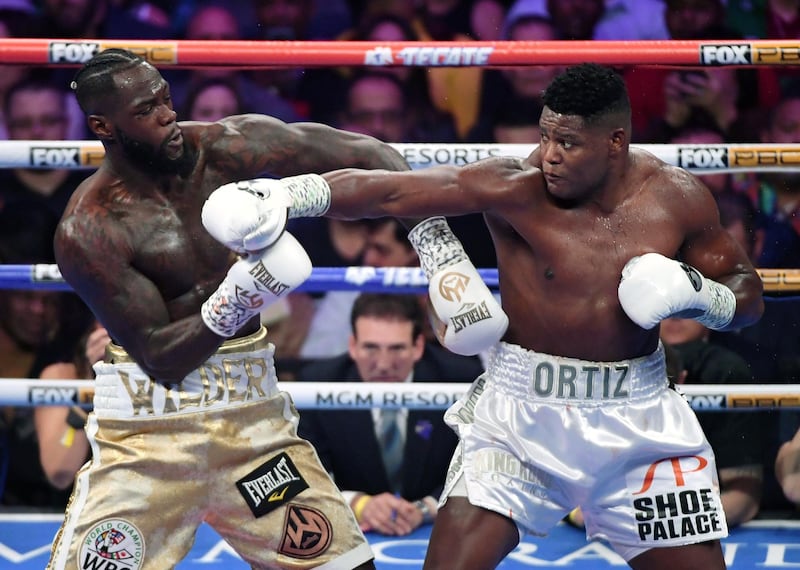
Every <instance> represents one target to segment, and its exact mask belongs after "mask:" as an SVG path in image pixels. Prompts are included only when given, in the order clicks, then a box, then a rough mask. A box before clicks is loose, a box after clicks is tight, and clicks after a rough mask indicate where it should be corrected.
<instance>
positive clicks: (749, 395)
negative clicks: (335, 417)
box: [0, 378, 800, 411]
mask: <svg viewBox="0 0 800 570" xmlns="http://www.w3.org/2000/svg"><path fill="white" fill-rule="evenodd" d="M278 386H279V388H280V389H281V390H284V391H286V392H288V393H289V394H291V396H292V399H293V400H294V403H295V406H297V408H299V409H317V410H340V409H352V410H356V409H371V408H375V407H380V408H401V407H402V408H408V409H414V410H420V409H429V410H440V409H445V408H447V407H448V406H449V405H450V404H452V403H453V402H455V401H456V400H457V399H458V398H460V397H461V396H462V395H463V394H465V393H466V392H467V390H468V389H469V386H470V384H467V383H455V382H412V383H407V382H333V381H331V382H279V383H278ZM677 389H678V391H679V392H680V393H682V394H684V396H685V397H686V399H687V400H688V401H689V404H690V405H691V406H692V408H694V409H695V410H698V411H730V410H736V411H745V410H764V409H775V408H781V409H799V408H800V386H797V385H793V384H734V385H717V384H684V385H680V386H678V387H677ZM93 397H94V381H93V380H38V379H29V378H0V405H6V406H20V407H28V406H74V405H79V406H85V407H88V406H91V404H92V398H93ZM567 400H568V399H567Z"/></svg>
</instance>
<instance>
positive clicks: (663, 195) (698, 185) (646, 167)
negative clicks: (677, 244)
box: [631, 149, 716, 222]
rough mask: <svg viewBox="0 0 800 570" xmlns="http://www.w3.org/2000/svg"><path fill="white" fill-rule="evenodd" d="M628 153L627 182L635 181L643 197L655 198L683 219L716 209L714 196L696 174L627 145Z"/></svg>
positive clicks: (634, 183)
mask: <svg viewBox="0 0 800 570" xmlns="http://www.w3.org/2000/svg"><path fill="white" fill-rule="evenodd" d="M631 156H632V158H633V160H634V165H635V166H634V169H633V179H632V180H631V184H632V185H634V186H636V185H639V186H640V187H641V189H642V191H644V192H645V197H646V199H652V200H655V201H656V202H657V203H658V204H659V205H660V206H661V207H662V208H664V209H666V210H669V211H674V212H675V213H677V214H679V216H678V217H679V218H681V219H684V220H686V221H687V222H690V221H691V220H692V219H695V218H697V219H699V218H703V217H704V216H705V215H707V214H711V213H713V212H715V211H716V205H715V202H714V197H713V195H712V194H711V191H710V190H709V189H708V188H707V187H706V186H705V184H703V182H702V180H701V179H700V178H698V177H696V176H694V175H693V174H691V173H689V172H688V171H686V170H684V169H683V168H679V167H677V166H672V165H670V164H667V163H665V162H664V161H662V160H660V159H658V158H657V157H655V156H653V155H652V154H650V153H649V152H647V151H643V150H639V149H636V150H634V149H631Z"/></svg>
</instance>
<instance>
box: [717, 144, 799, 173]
mask: <svg viewBox="0 0 800 570" xmlns="http://www.w3.org/2000/svg"><path fill="white" fill-rule="evenodd" d="M731 166H741V167H743V168H753V167H757V166H800V147H797V146H794V145H793V146H791V147H789V148H787V147H778V146H775V147H770V146H760V147H755V146H753V147H746V146H741V147H734V148H732V149H731Z"/></svg>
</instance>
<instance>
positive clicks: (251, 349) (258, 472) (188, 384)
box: [48, 329, 373, 570]
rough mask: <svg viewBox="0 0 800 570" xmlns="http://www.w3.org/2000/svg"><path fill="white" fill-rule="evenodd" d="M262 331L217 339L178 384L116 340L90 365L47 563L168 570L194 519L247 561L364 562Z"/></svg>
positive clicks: (366, 552) (300, 564)
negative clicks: (84, 417) (147, 367)
mask: <svg viewBox="0 0 800 570" xmlns="http://www.w3.org/2000/svg"><path fill="white" fill-rule="evenodd" d="M274 350H275V349H274V347H273V346H272V345H271V344H269V343H268V342H267V339H266V330H265V329H262V330H261V331H259V332H258V333H255V334H253V335H250V336H248V337H244V338H241V339H235V340H231V341H228V342H225V343H224V344H223V345H222V346H221V347H220V349H219V350H218V351H217V352H216V353H215V354H214V355H213V356H212V357H211V358H209V359H208V361H206V362H205V363H204V364H203V365H202V366H200V367H199V368H198V369H197V370H195V371H194V372H192V373H191V374H189V375H188V376H187V377H186V378H185V379H184V380H183V381H182V382H181V383H180V384H176V385H172V386H164V385H162V384H159V383H156V382H154V381H153V380H152V379H151V378H149V377H148V376H147V375H146V374H145V373H144V372H142V370H141V369H140V368H139V367H138V366H137V365H136V364H135V363H134V362H133V361H132V360H131V359H130V357H128V355H127V354H126V353H125V351H123V350H122V349H121V348H120V347H115V346H113V345H112V347H111V348H110V349H109V350H108V351H107V357H106V360H107V362H104V363H99V364H97V365H96V366H95V371H96V372H97V379H96V388H95V401H94V411H93V412H92V413H91V414H90V415H89V420H88V424H87V435H88V437H89V442H90V444H91V446H92V459H91V461H90V462H88V463H87V464H86V465H85V466H84V467H83V468H82V469H81V471H80V472H79V473H78V475H77V477H76V481H75V488H74V490H73V494H72V498H71V499H70V503H69V506H68V508H67V513H66V516H65V518H64V524H63V525H62V527H61V529H60V530H59V532H58V535H57V536H56V540H55V542H54V545H53V553H52V557H51V560H50V564H49V565H48V568H49V569H54V570H55V569H58V570H61V569H65V568H66V569H69V570H72V569H73V568H115V569H117V570H164V569H167V568H174V567H175V566H176V565H177V564H178V562H179V561H180V560H182V559H183V557H184V556H186V554H187V553H188V552H189V549H190V548H191V546H192V544H193V543H194V536H195V533H196V531H197V528H198V526H199V525H200V524H201V523H202V522H206V523H208V524H209V525H211V526H212V527H213V528H214V529H216V531H217V532H218V533H219V534H220V535H221V536H222V537H223V538H225V540H226V541H227V542H228V543H230V545H231V546H232V547H233V548H234V549H235V550H236V552H237V553H238V554H239V555H240V556H241V557H242V558H243V559H244V560H245V562H247V563H248V564H250V565H251V566H252V567H253V568H259V569H261V568H264V569H265V568H270V569H274V568H281V569H283V568H286V569H305V568H326V569H332V570H350V569H352V568H354V567H356V566H358V565H360V564H363V563H364V562H366V561H368V560H370V559H372V558H373V555H372V552H371V549H370V547H369V544H368V543H367V542H366V540H365V538H364V535H363V534H362V533H361V531H360V530H359V528H358V524H357V523H356V520H355V517H354V516H353V514H352V511H351V509H350V507H349V506H348V505H347V504H346V503H345V502H344V500H343V498H342V496H341V494H340V493H339V491H338V489H337V488H336V486H335V485H334V484H333V482H332V481H331V479H330V477H329V476H328V474H327V472H326V471H325V469H324V468H323V467H322V465H321V463H320V461H319V458H318V457H317V454H316V451H315V450H314V449H313V447H311V445H310V444H309V443H308V442H307V441H305V440H303V439H300V438H299V437H298V436H297V422H298V416H297V412H296V410H295V408H294V406H293V404H292V402H291V399H290V397H289V395H288V394H286V393H284V392H279V390H278V388H277V382H276V375H275V367H274V363H273V354H274Z"/></svg>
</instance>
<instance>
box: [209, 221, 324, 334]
mask: <svg viewBox="0 0 800 570" xmlns="http://www.w3.org/2000/svg"><path fill="white" fill-rule="evenodd" d="M309 275H311V260H310V259H309V258H308V254H307V253H306V251H305V250H304V249H303V246H301V245H300V243H299V242H298V241H297V240H296V239H295V238H294V236H293V235H292V234H290V233H289V232H284V233H283V235H281V236H280V237H279V238H278V241H276V242H275V243H274V244H273V245H272V247H270V248H268V249H266V250H264V251H262V252H260V253H254V254H250V255H248V256H247V257H246V258H243V259H240V260H238V261H237V262H236V263H234V264H233V265H232V266H231V268H230V269H229V270H228V275H227V276H226V277H225V279H223V281H222V283H221V284H220V286H219V287H218V288H217V290H216V291H214V293H212V294H211V296H210V297H209V298H208V299H207V300H206V301H205V303H203V306H202V308H201V314H202V317H203V322H204V323H205V324H206V326H207V327H208V328H210V329H211V330H212V331H214V332H215V333H217V334H218V335H220V336H224V337H231V336H233V335H234V334H235V333H236V331H238V330H239V329H240V328H242V327H243V326H244V325H245V323H247V322H248V321H249V320H250V319H251V318H253V317H254V316H256V315H258V314H259V313H261V311H263V310H264V309H266V308H267V307H269V306H270V305H272V304H273V303H275V302H277V301H278V300H280V299H282V298H283V297H286V295H288V294H289V293H290V292H291V291H293V290H294V289H296V288H297V287H299V286H300V285H301V284H302V283H303V282H304V281H305V280H306V279H308V277H309Z"/></svg>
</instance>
